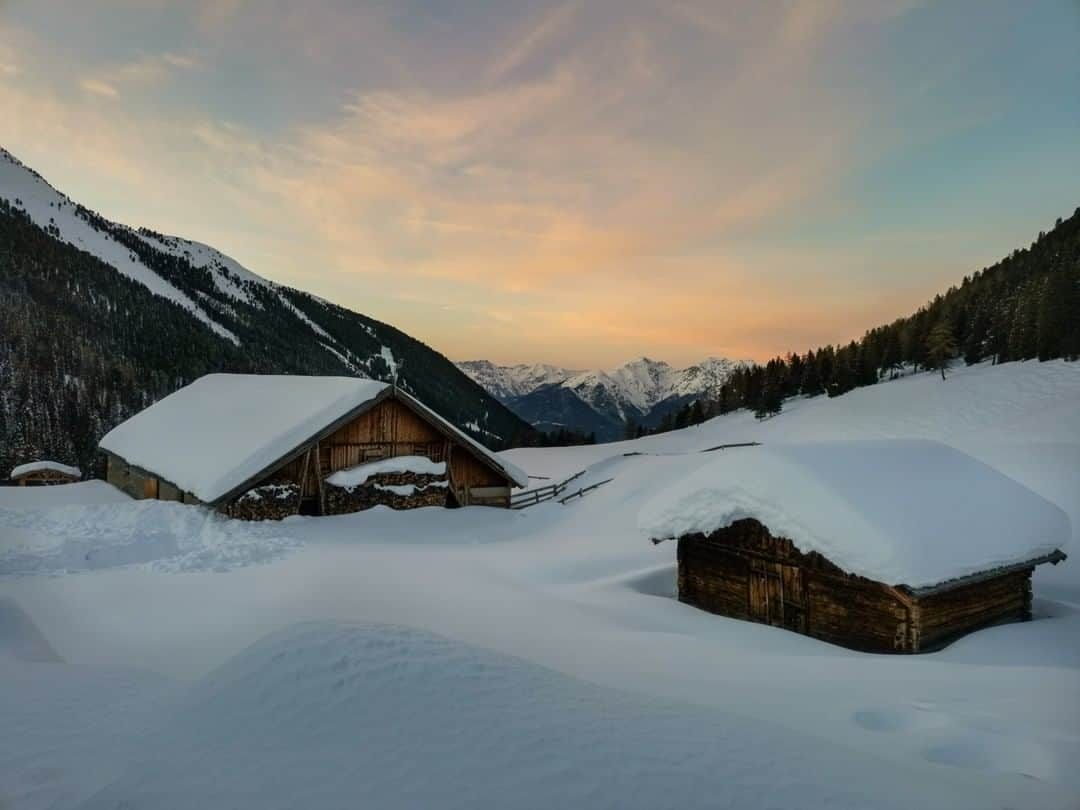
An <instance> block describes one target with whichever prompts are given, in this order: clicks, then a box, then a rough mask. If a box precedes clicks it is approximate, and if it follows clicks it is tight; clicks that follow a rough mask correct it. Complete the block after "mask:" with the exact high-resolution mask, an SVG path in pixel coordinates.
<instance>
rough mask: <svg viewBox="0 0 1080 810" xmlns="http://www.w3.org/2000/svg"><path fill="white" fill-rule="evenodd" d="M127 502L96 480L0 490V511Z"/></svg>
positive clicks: (120, 495) (2, 545)
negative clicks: (58, 485)
mask: <svg viewBox="0 0 1080 810" xmlns="http://www.w3.org/2000/svg"><path fill="white" fill-rule="evenodd" d="M130 500H131V498H129V497H128V496H127V495H125V494H124V493H123V492H121V491H120V490H118V489H117V488H116V487H114V486H112V485H111V484H107V483H105V482H104V481H99V480H96V479H91V480H90V481H76V482H75V483H72V484H66V485H65V486H62V487H0V509H3V508H4V507H8V508H10V509H18V510H20V511H22V510H27V509H55V508H56V507H58V506H75V505H77V504H85V505H94V504H105V503H127V502H129V501H130ZM0 536H2V535H0ZM3 548H4V544H3V543H0V550H3Z"/></svg>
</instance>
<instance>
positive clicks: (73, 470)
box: [11, 460, 82, 480]
mask: <svg viewBox="0 0 1080 810" xmlns="http://www.w3.org/2000/svg"><path fill="white" fill-rule="evenodd" d="M42 470H51V471H52V472H58V473H63V474H64V475H70V476H71V477H72V478H82V471H81V470H80V469H79V468H78V467H72V466H70V465H68V464H61V463H60V462H59V461H48V460H44V461H31V462H30V463H28V464H20V465H19V466H18V467H16V468H15V469H13V470H12V471H11V478H12V480H14V479H16V478H22V477H23V476H24V475H29V474H30V473H36V472H41V471H42Z"/></svg>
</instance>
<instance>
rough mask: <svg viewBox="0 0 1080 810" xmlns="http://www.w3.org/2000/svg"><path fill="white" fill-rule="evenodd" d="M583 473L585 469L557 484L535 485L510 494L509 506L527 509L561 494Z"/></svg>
mask: <svg viewBox="0 0 1080 810" xmlns="http://www.w3.org/2000/svg"><path fill="white" fill-rule="evenodd" d="M584 474H585V470H582V471H581V472H576V473H574V474H573V475H571V476H570V477H569V478H567V479H566V480H565V481H560V482H558V483H557V484H547V485H546V486H542V487H536V489H527V490H525V491H524V492H519V493H517V494H516V495H511V496H510V508H511V509H527V508H528V507H530V506H536V505H537V504H538V503H543V502H544V501H550V500H552V499H554V498H557V497H559V496H560V495H562V494H563V492H564V491H565V490H566V488H567V487H568V486H570V482H571V481H573V480H574V479H576V478H580V477H581V476H583V475H584Z"/></svg>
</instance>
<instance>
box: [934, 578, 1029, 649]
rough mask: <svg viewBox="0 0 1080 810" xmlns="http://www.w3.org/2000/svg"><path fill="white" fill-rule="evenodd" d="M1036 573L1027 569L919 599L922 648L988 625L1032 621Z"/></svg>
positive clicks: (935, 645) (939, 643) (939, 644)
mask: <svg viewBox="0 0 1080 810" xmlns="http://www.w3.org/2000/svg"><path fill="white" fill-rule="evenodd" d="M1033 571H1034V569H1033V568H1025V569H1024V570H1022V571H1014V572H1012V573H1009V574H1002V575H1001V576H999V577H994V578H992V579H987V580H984V581H982V582H975V583H972V584H971V585H965V586H963V587H960V588H955V589H953V590H951V591H943V592H941V593H937V594H933V595H931V596H925V597H923V598H921V599H919V600H918V606H919V613H920V617H921V621H920V628H919V630H920V636H921V639H920V646H921V648H923V649H926V648H933V647H937V646H941V645H942V644H943V643H944V642H947V641H950V640H953V639H955V638H956V637H958V636H961V635H963V634H964V633H969V632H971V631H972V630H976V629H978V628H980V627H986V626H987V625H991V624H997V623H999V622H1003V621H1010V620H1014V621H1024V620H1027V619H1030V618H1031V574H1032V572H1033Z"/></svg>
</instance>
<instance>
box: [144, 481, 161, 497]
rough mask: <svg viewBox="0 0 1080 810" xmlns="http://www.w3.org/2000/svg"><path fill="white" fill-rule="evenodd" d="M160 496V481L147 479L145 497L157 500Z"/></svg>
mask: <svg viewBox="0 0 1080 810" xmlns="http://www.w3.org/2000/svg"><path fill="white" fill-rule="evenodd" d="M157 496H158V480H157V479H156V478H147V479H145V480H144V481H143V497H144V498H156V497H157Z"/></svg>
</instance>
